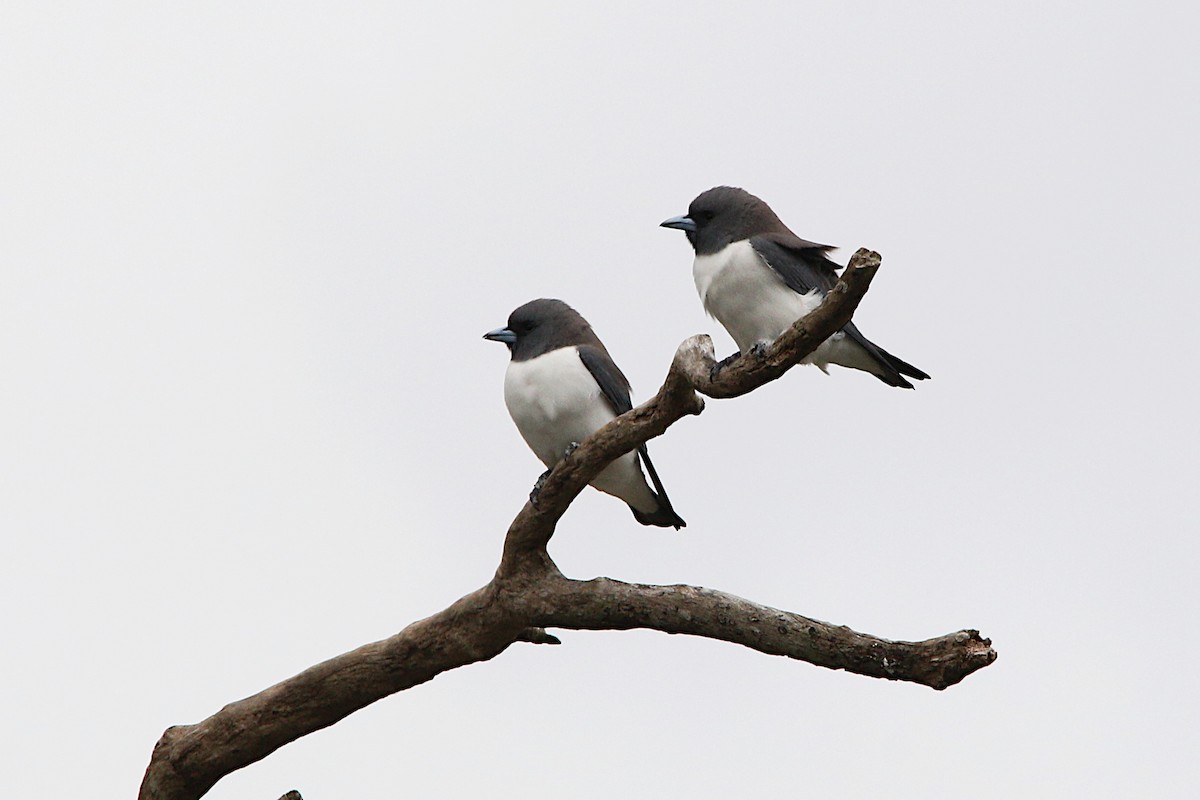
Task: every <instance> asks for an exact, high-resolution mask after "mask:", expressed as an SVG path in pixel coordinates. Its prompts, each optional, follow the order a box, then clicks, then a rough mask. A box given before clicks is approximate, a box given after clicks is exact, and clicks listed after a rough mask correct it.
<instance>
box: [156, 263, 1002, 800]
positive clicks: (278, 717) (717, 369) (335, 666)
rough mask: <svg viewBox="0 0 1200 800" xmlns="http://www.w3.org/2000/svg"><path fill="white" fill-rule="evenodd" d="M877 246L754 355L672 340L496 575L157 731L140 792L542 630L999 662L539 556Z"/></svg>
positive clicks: (771, 649)
mask: <svg viewBox="0 0 1200 800" xmlns="http://www.w3.org/2000/svg"><path fill="white" fill-rule="evenodd" d="M878 268H879V256H878V254H876V253H872V252H869V251H866V250H859V251H858V252H857V253H855V254H854V257H853V258H852V259H851V261H850V265H849V266H848V267H847V268H846V270H845V271H844V273H843V275H842V278H841V280H840V281H839V283H838V284H837V286H836V288H835V289H834V290H833V291H831V292H830V293H829V295H828V296H827V297H826V298H825V301H824V302H823V303H822V304H821V305H820V307H818V308H817V309H816V310H815V311H813V312H812V313H811V314H809V315H808V316H806V317H804V319H802V320H800V321H798V322H797V323H796V324H795V325H793V326H792V328H791V329H790V330H788V331H786V332H785V333H784V334H783V335H782V336H780V337H779V339H777V340H776V341H775V342H774V343H773V344H772V345H771V346H770V347H768V348H764V349H763V350H762V352H750V353H744V354H742V355H741V356H740V357H738V358H736V359H734V360H733V361H731V362H730V363H728V364H723V365H720V366H719V365H718V363H717V361H716V358H715V356H714V353H713V346H712V340H711V339H709V337H708V336H703V335H701V336H694V337H692V338H690V339H688V340H687V341H685V342H683V344H681V345H680V347H679V349H678V350H677V352H676V354H675V358H674V360H673V361H672V363H671V367H670V369H669V370H668V372H667V377H666V380H665V381H664V382H663V386H662V388H661V389H660V390H659V391H658V393H657V394H656V395H655V396H654V397H652V398H650V400H648V401H647V402H645V403H643V404H642V405H640V406H638V407H637V408H635V409H633V410H631V411H629V412H628V413H626V414H623V415H622V416H620V417H619V418H617V419H615V420H613V421H612V422H611V423H609V424H608V425H606V426H604V427H603V428H601V429H600V430H599V431H597V432H596V433H594V434H592V435H591V436H589V437H588V438H587V439H586V440H585V441H584V442H583V443H581V445H580V446H579V448H577V449H576V450H575V451H574V452H572V453H571V454H569V455H568V456H566V457H565V458H564V459H563V460H562V461H561V462H559V463H558V464H557V465H556V466H555V467H554V469H553V470H552V471H551V472H550V475H549V476H548V477H547V479H546V481H545V483H544V484H543V485H542V488H541V491H540V493H539V496H538V503H537V505H536V506H534V505H533V504H532V503H526V505H525V507H524V508H522V509H521V511H520V512H519V513H518V514H517V516H516V518H515V519H514V520H513V522H512V524H511V525H510V526H509V529H508V533H507V536H506V538H505V542H504V550H503V554H502V556H501V561H500V565H499V567H498V568H497V570H496V575H495V577H494V578H493V579H492V580H491V581H490V582H489V583H488V584H487V585H486V586H484V587H482V588H480V589H479V590H477V591H475V592H472V593H471V594H469V595H467V596H466V597H463V598H462V599H460V600H458V601H457V602H456V603H454V604H453V605H451V606H450V607H449V608H447V609H445V610H444V611H441V612H439V613H437V614H434V615H433V616H431V617H428V618H426V619H423V620H420V621H419V622H414V623H412V624H411V625H409V626H408V627H407V628H405V629H404V630H402V631H400V633H398V634H396V635H395V636H392V637H391V638H389V639H385V640H383V641H380V642H374V643H372V644H367V645H364V646H362V647H359V648H358V649H356V650H352V651H350V652H348V653H344V654H342V655H340V656H337V657H335V658H332V659H330V660H328V661H325V662H323V663H321V664H317V665H316V666H314V667H310V668H309V669H307V670H305V671H304V672H301V673H300V674H299V675H296V676H295V677H292V678H289V679H287V680H285V681H283V682H281V683H278V684H276V685H274V686H272V687H270V688H268V689H265V690H263V691H262V692H259V693H258V694H256V695H253V696H252V697H248V698H246V699H244V700H239V701H237V702H234V703H230V704H229V705H227V706H225V707H224V708H222V709H221V710H220V711H218V712H217V713H215V714H213V715H212V716H211V717H209V718H208V719H206V720H203V721H201V722H199V723H196V724H194V725H181V726H174V727H171V728H168V729H167V731H166V732H165V733H163V735H162V737H161V738H160V739H159V741H158V743H157V744H156V745H155V747H154V751H153V754H152V755H151V759H150V765H149V766H148V767H147V769H146V775H145V778H144V779H143V782H142V787H141V792H140V793H139V797H140V798H141V800H192V799H193V798H199V797H201V796H203V795H204V794H205V793H206V792H207V791H208V790H209V789H210V788H212V786H213V785H214V784H215V783H216V782H217V781H218V780H220V779H221V778H222V777H224V776H225V775H228V774H229V773H230V772H233V771H234V770H237V769H240V768H242V767H245V766H247V765H249V764H252V763H254V762H255V761H258V760H260V759H262V758H265V757H266V756H268V755H270V754H271V753H272V752H274V751H275V750H277V749H278V748H280V747H282V746H283V745H285V744H287V743H288V742H291V741H294V740H295V739H298V738H300V737H301V736H304V735H306V734H309V733H312V732H313V731H317V730H320V729H321V728H325V727H327V726H329V725H332V724H334V723H335V722H337V721H338V720H340V719H342V718H344V717H345V716H347V715H348V714H351V713H353V712H354V711H357V710H358V709H361V708H363V707H365V706H367V705H369V704H371V703H373V702H375V701H376V700H380V699H382V698H384V697H387V696H389V695H391V694H394V693H396V692H399V691H403V690H404V689H408V688H410V687H412V686H416V685H418V684H420V683H424V682H425V681H428V680H430V679H432V678H433V677H435V676H436V675H438V674H440V673H442V672H446V671H447V670H451V669H454V668H456V667H461V666H464V665H466V664H472V663H475V662H477V661H486V660H488V659H491V658H493V657H495V656H497V655H499V654H500V653H502V652H503V651H504V650H505V649H506V648H507V647H508V646H509V645H511V644H512V643H514V642H532V643H535V644H558V643H559V640H558V639H557V638H556V637H555V636H553V635H552V634H549V633H547V632H546V630H545V629H546V628H551V627H552V628H568V629H578V630H628V629H631V628H646V629H651V630H658V631H663V632H664V633H673V634H687V635H692V636H704V637H708V638H712V639H719V640H722V641H727V642H732V643H735V644H740V645H743V646H745V647H749V648H752V649H754V650H758V651H760V652H763V653H768V654H771V655H782V656H787V657H788V658H794V659H797V660H800V661H807V662H808V663H810V664H815V665H817V666H822V667H828V668H830V669H841V670H846V671H847V672H854V673H857V674H860V675H868V676H871V677H876V678H887V679H890V680H902V681H911V682H915V683H920V684H923V685H925V686H930V687H932V688H934V689H945V688H946V687H948V686H952V685H954V684H955V683H958V682H959V681H961V680H962V679H963V678H965V677H966V676H967V675H969V674H971V673H972V672H974V671H975V670H978V669H980V668H982V667H985V666H987V665H988V664H990V663H992V662H993V661H994V660H995V659H996V651H995V650H993V649H992V647H991V642H990V641H989V640H987V639H984V638H982V637H981V636H980V635H979V633H978V632H977V631H973V630H963V631H958V632H956V633H951V634H947V635H945V636H940V637H937V638H934V639H927V640H925V641H922V642H896V641H889V640H887V639H880V638H877V637H874V636H869V635H867V634H862V633H857V632H855V631H852V630H850V629H849V628H846V627H844V626H836V625H830V624H828V623H825V622H820V621H817V620H813V619H808V618H806V617H802V616H800V615H799V614H795V613H792V612H788V611H781V610H778V609H774V608H769V607H767V606H762V605H758V604H757V603H753V602H751V601H749V600H744V599H742V598H740V597H734V596H733V595H729V594H725V593H723V592H718V591H714V590H711V589H704V588H700V587H695V586H646V585H637V584H627V583H622V582H620V581H615V580H610V579H608V578H597V579H595V580H590V581H577V580H571V579H568V578H566V577H565V576H563V575H562V573H561V572H559V570H558V568H557V566H555V564H554V562H553V561H552V560H551V559H550V556H549V554H548V553H547V552H546V545H547V543H548V542H549V541H550V537H551V536H552V535H553V534H554V529H555V526H556V525H557V523H558V520H559V519H560V518H561V517H562V515H563V513H564V512H565V511H566V510H567V508H568V507H569V506H570V504H571V502H572V501H573V500H574V499H575V497H576V496H577V495H578V494H579V493H580V492H581V491H582V490H583V488H584V487H585V486H586V485H587V483H588V481H589V480H591V479H592V478H593V477H595V476H596V475H597V474H598V473H599V472H600V471H601V470H602V469H603V468H604V467H605V466H607V465H608V464H609V463H611V462H612V461H613V460H614V459H615V458H617V457H619V456H620V455H622V454H623V453H626V452H629V451H630V450H633V449H634V448H636V447H637V446H638V445H640V444H642V443H644V442H646V441H648V440H649V439H652V438H654V437H656V436H660V435H662V434H663V432H665V431H666V430H667V428H668V427H670V426H671V425H672V424H673V423H675V422H676V421H678V420H679V419H680V418H682V417H684V416H686V415H689V414H699V413H700V412H701V411H702V410H703V408H704V403H703V400H702V399H701V398H700V397H699V396H698V395H697V392H699V393H701V394H704V395H707V396H709V397H713V398H729V397H737V396H739V395H742V394H745V393H747V392H750V391H753V390H754V389H755V388H757V387H759V386H761V385H763V384H764V383H768V382H770V381H773V380H775V379H777V378H778V377H779V376H781V375H783V374H784V373H785V372H786V371H787V370H789V369H791V367H793V366H795V365H796V364H798V363H799V362H800V361H801V359H803V358H804V357H805V356H807V355H808V354H809V353H811V352H812V351H813V350H814V349H816V347H817V345H818V344H820V343H821V342H822V341H824V340H825V339H826V338H828V337H829V336H830V335H831V334H832V333H834V332H835V331H837V330H838V329H839V328H841V327H842V326H843V325H845V324H846V323H847V322H849V321H850V318H851V316H852V315H853V313H854V310H855V308H856V307H857V306H858V302H859V300H861V299H862V296H863V295H864V294H865V293H866V291H867V288H868V287H869V286H870V283H871V280H872V278H874V276H875V272H876V270H877V269H878Z"/></svg>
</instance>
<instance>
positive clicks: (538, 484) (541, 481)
mask: <svg viewBox="0 0 1200 800" xmlns="http://www.w3.org/2000/svg"><path fill="white" fill-rule="evenodd" d="M549 477H550V470H546V471H545V472H543V473H542V474H541V475H539V476H538V479H537V480H536V481H534V482H533V488H532V489H530V490H529V503H530V504H531V505H532V506H533V507H534V508H537V507H538V504H537V501H538V495H539V494H541V493H542V487H543V486H545V485H546V478H549Z"/></svg>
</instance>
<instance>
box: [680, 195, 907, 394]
mask: <svg viewBox="0 0 1200 800" xmlns="http://www.w3.org/2000/svg"><path fill="white" fill-rule="evenodd" d="M662 227H664V228H677V229H679V230H681V231H684V232H685V233H686V234H687V238H688V241H689V242H691V243H692V248H693V249H694V250H695V251H696V260H695V261H693V262H692V276H693V277H694V278H695V280H696V291H698V292H699V293H700V301H701V302H702V303H703V304H704V310H705V311H707V312H708V313H709V314H710V315H712V316H713V317H716V319H717V321H718V322H720V323H721V325H723V326H724V327H725V330H727V331H729V335H730V336H732V337H733V340H734V341H735V342H737V345H738V348H740V350H741V352H743V353H745V352H746V351H747V350H748V349H750V348H752V347H754V346H755V345H758V344H763V343H768V342H772V341H774V340H775V338H776V337H778V336H779V334H781V333H783V332H784V331H785V330H787V329H788V328H790V327H791V326H792V324H793V323H794V322H795V321H796V320H798V319H800V318H801V317H803V316H804V315H806V314H808V313H809V312H811V311H812V310H813V309H815V308H816V307H817V306H818V305H820V304H821V300H822V299H823V298H824V297H825V293H826V292H828V291H829V290H830V289H832V288H833V287H834V285H835V284H836V283H837V274H836V272H835V270H838V269H841V267H840V266H839V265H837V264H835V263H833V262H832V261H830V260H829V258H828V257H827V256H826V253H828V252H829V251H830V250H832V249H834V248H833V247H831V246H830V245H826V244H817V243H815V242H809V241H806V240H804V239H801V238H800V237H798V236H796V234H794V233H792V232H791V230H790V229H789V228H788V227H787V226H786V225H784V224H783V222H781V221H780V219H779V217H777V216H776V215H775V212H774V211H772V210H771V207H770V206H768V205H767V204H766V203H764V202H763V201H762V200H759V199H758V198H757V197H755V196H754V195H752V194H750V193H749V192H747V191H745V190H744V189H736V188H734V187H732V186H717V187H716V188H713V189H709V190H708V191H707V192H703V193H702V194H700V195H699V196H698V197H697V198H696V199H695V200H693V201H692V204H691V205H690V206H688V213H687V215H686V216H682V217H672V218H671V219H669V220H667V221H665V222H663V223H662ZM804 363H807V364H814V365H816V366H817V367H819V368H820V369H821V371H822V372H828V370H827V369H826V367H827V366H828V365H829V364H837V365H839V366H843V367H849V368H851V369H859V370H863V371H865V372H869V373H871V374H872V375H874V376H875V377H877V378H879V380H881V381H883V382H884V383H886V384H888V385H889V386H902V387H904V388H905V389H911V388H913V386H912V384H911V383H909V382H908V381H907V380H905V376H908V377H909V378H915V379H917V380H925V379H926V378H928V377H929V376H928V375H927V374H925V373H924V372H922V371H921V370H919V369H917V368H916V367H914V366H913V365H912V364H909V363H907V362H905V361H902V360H900V359H899V358H896V357H895V356H894V355H892V354H891V353H889V352H887V351H886V350H884V349H883V348H882V347H879V346H878V345H876V344H874V343H872V342H871V341H870V340H868V339H867V337H865V336H863V335H862V333H861V332H860V331H859V330H858V327H857V326H855V324H854V323H853V322H850V323H847V324H846V327H844V328H842V329H841V330H840V331H838V332H837V333H835V334H834V335H833V336H831V337H829V338H828V339H826V340H825V341H824V342H822V343H821V346H820V347H818V348H817V349H816V350H815V351H814V352H813V353H812V354H811V355H809V356H808V357H807V358H805V359H804Z"/></svg>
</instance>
